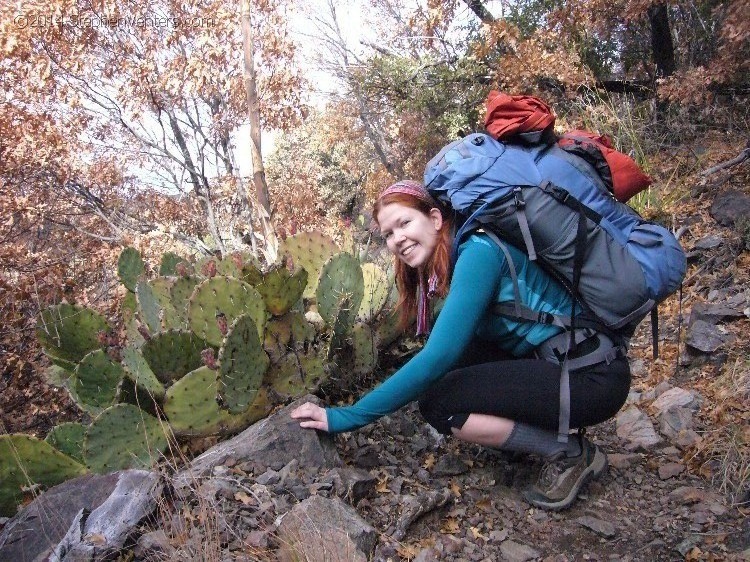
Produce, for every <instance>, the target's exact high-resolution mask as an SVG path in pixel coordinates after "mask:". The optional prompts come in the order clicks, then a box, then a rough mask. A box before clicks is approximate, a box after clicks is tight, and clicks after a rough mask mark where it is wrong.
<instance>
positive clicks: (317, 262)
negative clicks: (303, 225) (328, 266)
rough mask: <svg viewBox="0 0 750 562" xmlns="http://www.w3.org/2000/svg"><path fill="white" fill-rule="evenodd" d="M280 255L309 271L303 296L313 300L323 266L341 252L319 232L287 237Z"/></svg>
mask: <svg viewBox="0 0 750 562" xmlns="http://www.w3.org/2000/svg"><path fill="white" fill-rule="evenodd" d="M281 250H282V251H281V252H280V253H286V254H288V255H289V256H290V257H291V258H292V260H293V262H294V265H295V266H297V267H299V266H301V267H303V268H304V269H305V270H306V271H307V279H308V283H307V288H306V289H305V291H304V293H303V296H304V297H305V298H308V299H309V298H312V297H314V296H315V289H316V287H317V284H318V278H319V277H320V270H321V269H322V268H323V264H324V263H325V262H326V261H327V260H328V258H330V257H331V256H333V255H334V254H337V253H339V252H340V251H341V250H340V249H339V247H338V246H337V245H336V243H335V242H334V241H333V240H332V239H331V238H330V237H328V236H326V235H324V234H321V233H319V232H300V233H298V234H295V235H294V236H289V237H287V239H286V240H284V242H283V244H282V248H281Z"/></svg>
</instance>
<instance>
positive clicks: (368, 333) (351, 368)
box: [341, 324, 378, 376]
mask: <svg viewBox="0 0 750 562" xmlns="http://www.w3.org/2000/svg"><path fill="white" fill-rule="evenodd" d="M351 341H352V353H351V355H348V356H347V357H346V358H345V359H344V361H343V362H342V363H341V367H342V369H344V370H347V371H348V372H349V373H351V374H352V375H355V376H362V375H368V374H370V373H372V372H373V371H374V370H375V366H376V365H377V362H378V347H377V345H376V342H375V336H374V334H373V331H372V329H371V328H370V326H368V325H367V324H357V325H355V326H354V328H353V329H352V332H351Z"/></svg>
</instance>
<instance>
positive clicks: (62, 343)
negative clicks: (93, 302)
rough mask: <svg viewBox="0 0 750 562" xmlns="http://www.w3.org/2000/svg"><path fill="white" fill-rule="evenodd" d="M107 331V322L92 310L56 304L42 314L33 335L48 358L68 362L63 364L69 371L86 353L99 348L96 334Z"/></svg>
mask: <svg viewBox="0 0 750 562" xmlns="http://www.w3.org/2000/svg"><path fill="white" fill-rule="evenodd" d="M108 330H109V326H108V325H107V322H106V321H105V320H104V318H103V317H102V316H101V315H99V314H97V313H96V312H94V311H93V310H91V309H88V308H80V307H77V306H73V305H70V304H59V305H57V306H51V307H49V308H47V309H45V310H43V311H42V313H41V314H40V315H39V320H38V321H37V328H36V334H37V338H38V339H39V342H40V343H41V344H42V347H43V348H44V351H45V352H46V353H47V355H49V356H50V358H52V359H59V360H61V361H65V362H68V363H67V364H64V365H62V366H63V367H66V368H68V367H69V366H70V363H78V362H79V361H80V360H81V359H83V357H84V355H86V354H87V353H88V352H89V351H93V350H94V349H98V348H100V347H101V344H100V343H99V332H102V331H104V332H106V331H108Z"/></svg>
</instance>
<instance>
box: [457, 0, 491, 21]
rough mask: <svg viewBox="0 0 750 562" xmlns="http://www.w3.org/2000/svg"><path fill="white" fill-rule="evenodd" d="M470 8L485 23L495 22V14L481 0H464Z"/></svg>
mask: <svg viewBox="0 0 750 562" xmlns="http://www.w3.org/2000/svg"><path fill="white" fill-rule="evenodd" d="M464 2H465V3H466V5H467V6H468V7H469V9H470V10H471V11H472V12H474V14H475V15H476V16H477V17H478V18H479V19H480V20H482V22H484V23H494V22H495V16H493V15H492V14H491V13H490V11H489V10H488V9H487V8H486V7H485V6H484V4H482V2H481V0H464Z"/></svg>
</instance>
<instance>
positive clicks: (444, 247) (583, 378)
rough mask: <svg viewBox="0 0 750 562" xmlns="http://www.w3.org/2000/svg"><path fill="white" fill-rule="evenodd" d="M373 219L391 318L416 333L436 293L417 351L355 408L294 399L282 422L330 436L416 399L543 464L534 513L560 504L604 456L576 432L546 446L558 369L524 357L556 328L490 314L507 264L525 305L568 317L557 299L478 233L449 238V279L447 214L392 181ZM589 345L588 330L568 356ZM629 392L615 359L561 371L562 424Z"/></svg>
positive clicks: (485, 439)
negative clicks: (391, 282)
mask: <svg viewBox="0 0 750 562" xmlns="http://www.w3.org/2000/svg"><path fill="white" fill-rule="evenodd" d="M373 216H374V217H375V220H376V223H377V225H378V227H379V229H380V231H381V234H382V235H383V237H384V238H385V240H386V244H387V246H388V249H389V250H390V251H391V252H392V253H393V254H394V255H395V257H396V281H397V285H398V288H399V292H400V295H401V300H400V302H399V309H400V312H401V318H402V323H404V320H405V319H408V318H410V317H413V316H414V315H415V314H416V316H417V324H418V333H419V332H423V333H424V332H426V331H427V320H428V318H429V306H428V296H429V297H431V296H441V297H442V296H447V298H446V299H445V303H444V306H443V308H442V310H441V312H440V315H439V317H438V319H437V322H436V324H435V327H434V329H433V330H432V332H431V334H430V336H429V339H428V340H427V342H426V344H425V346H424V348H423V349H422V350H421V351H420V352H419V353H418V354H417V355H415V356H414V357H413V358H412V359H411V360H410V361H409V362H408V363H406V365H404V366H403V367H402V368H401V369H399V370H398V371H397V372H396V373H394V374H393V375H392V376H391V377H389V378H388V379H387V380H386V381H384V382H383V383H382V384H381V385H380V386H378V387H377V388H375V389H374V390H372V391H371V392H369V393H368V394H367V395H365V396H364V397H363V398H361V399H360V400H359V401H358V402H357V403H356V404H353V405H352V406H347V407H342V408H321V407H320V406H317V405H315V404H311V403H306V404H303V405H302V406H300V407H298V408H296V409H295V410H294V411H293V412H292V417H293V418H296V419H300V420H302V421H301V422H300V425H301V426H302V427H305V428H314V429H318V430H322V431H328V432H332V433H338V432H342V431H351V430H353V429H357V428H359V427H362V426H364V425H367V424H368V423H371V422H372V421H374V420H375V419H377V418H378V417H380V416H383V415H386V414H388V413H391V412H393V411H395V410H397V409H398V408H400V407H402V406H404V405H405V404H407V403H408V402H410V401H412V400H414V399H417V398H419V405H420V410H421V412H422V415H423V416H424V417H425V419H426V420H427V421H428V422H429V423H430V424H431V425H432V426H434V427H435V428H436V429H437V430H438V431H440V432H441V433H443V434H446V435H451V434H452V435H455V436H456V437H458V438H459V439H463V440H465V441H469V442H472V443H478V444H480V445H485V446H489V447H495V448H499V449H502V450H507V451H520V452H527V453H534V454H538V455H540V456H542V457H543V458H544V459H545V460H546V464H545V467H544V468H543V470H542V472H541V474H540V478H539V481H538V482H537V483H536V484H535V485H534V486H532V487H530V488H529V489H527V490H525V491H524V494H523V495H524V497H525V498H526V500H527V501H529V502H530V503H532V504H533V505H535V506H538V507H541V508H545V509H563V508H566V507H568V506H570V505H571V504H572V503H573V501H574V500H575V498H576V495H577V494H578V492H579V490H580V489H581V486H582V485H583V484H584V483H585V482H586V481H588V480H590V479H592V478H597V477H599V476H600V475H601V474H602V473H603V472H604V471H605V469H606V466H607V458H606V455H605V454H604V453H603V452H602V451H601V450H600V449H599V448H598V447H597V446H596V445H594V444H593V443H591V441H589V440H588V439H587V438H586V437H584V436H583V434H582V432H579V433H578V434H577V435H575V436H572V438H571V439H568V440H567V442H566V443H562V442H560V441H559V440H558V434H557V432H556V428H557V427H558V421H559V420H558V417H559V409H560V404H559V402H560V383H559V381H560V373H561V367H560V364H559V363H558V362H557V361H556V360H555V356H554V355H552V358H551V359H550V360H548V359H537V358H535V356H534V352H535V351H536V350H539V349H541V348H543V347H544V346H543V345H542V344H545V342H549V341H550V340H551V339H552V338H554V337H555V336H560V334H561V333H562V328H559V327H555V326H551V325H547V324H537V323H534V322H527V321H516V320H512V319H509V318H506V317H502V316H498V315H495V314H493V312H492V307H493V305H495V304H496V303H498V302H513V300H514V285H513V281H512V279H511V268H510V267H509V264H508V260H509V259H510V260H512V262H513V265H514V266H515V273H516V276H517V278H518V283H519V286H522V287H523V291H521V293H522V298H523V302H522V304H524V305H525V306H527V307H529V308H531V309H533V310H535V311H540V312H541V311H543V312H550V313H553V314H567V315H568V316H569V315H570V313H571V310H572V301H571V298H570V296H569V295H568V293H567V292H566V291H565V290H564V289H563V288H562V287H561V286H560V285H559V284H557V282H555V281H554V280H553V279H552V278H551V277H550V276H549V275H548V274H546V273H545V272H544V271H542V270H541V269H540V268H539V267H537V265H536V264H535V263H534V262H532V261H530V260H529V259H528V257H527V256H526V255H525V254H524V253H522V252H521V251H519V250H517V249H515V248H513V247H512V246H510V245H507V246H506V252H507V253H506V252H504V251H503V250H502V249H501V248H500V247H499V246H498V244H497V243H495V242H494V241H493V239H492V238H491V237H490V236H489V235H487V234H485V233H483V232H481V231H478V232H475V233H473V234H472V235H470V236H469V237H468V238H467V239H466V240H464V241H463V242H462V243H461V245H460V246H459V249H458V258H457V260H456V263H455V267H454V269H453V274H452V277H450V278H449V276H450V273H449V268H450V258H451V256H450V251H451V245H452V238H451V232H452V228H451V227H452V225H451V218H450V215H449V214H448V213H447V212H445V211H444V210H442V209H441V208H440V206H439V205H438V204H437V203H436V202H435V201H434V200H433V199H432V197H431V196H430V195H429V194H428V193H427V191H426V190H425V188H424V187H423V186H422V185H421V184H420V183H418V182H414V181H410V180H404V181H401V182H398V183H396V184H394V185H392V186H390V187H388V188H387V189H386V190H385V191H384V192H383V193H382V194H381V195H380V197H379V198H378V200H377V202H376V203H375V207H374V212H373ZM560 337H566V336H560ZM599 341H600V336H599V335H598V334H593V336H592V337H589V338H588V339H587V340H585V341H583V342H581V344H580V345H579V346H578V349H580V350H586V349H587V348H591V346H592V345H593V346H597V345H599V344H598V342H599ZM540 346H542V347H541V348H540ZM581 353H584V351H581ZM549 355H551V354H545V355H544V356H545V357H547V356H549ZM629 386H630V370H629V367H628V361H627V358H625V357H621V356H619V357H617V358H616V359H615V360H614V361H612V362H611V363H609V364H607V363H604V362H603V363H601V364H597V365H593V366H590V367H586V368H582V369H578V370H575V371H572V372H571V374H570V402H571V412H570V427H573V428H583V427H586V426H589V425H594V424H597V423H601V422H603V421H605V420H607V419H609V418H611V417H612V416H614V415H615V414H616V413H617V411H618V410H619V409H620V407H621V406H622V404H623V403H624V402H625V399H626V398H627V394H628V390H629Z"/></svg>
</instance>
